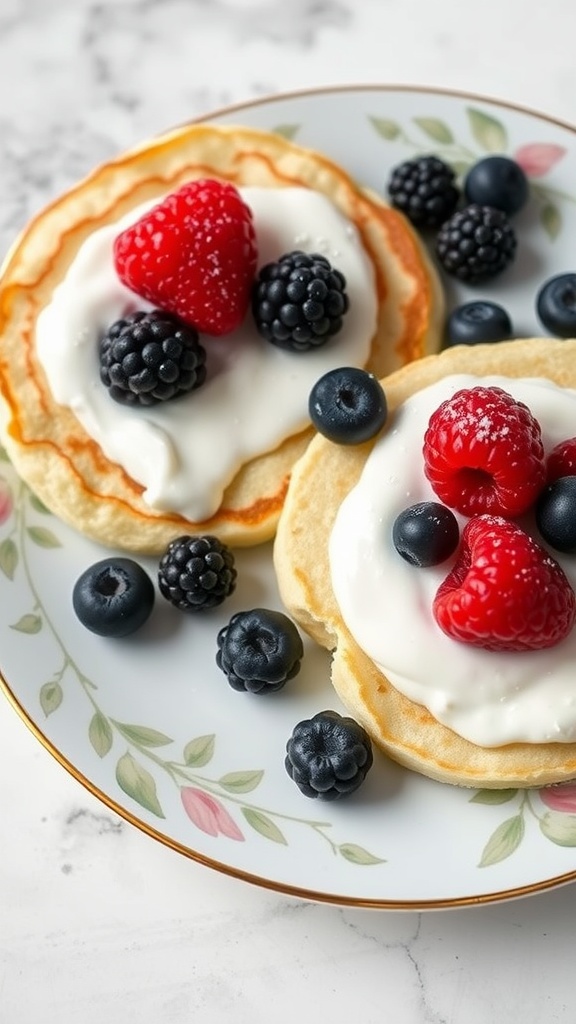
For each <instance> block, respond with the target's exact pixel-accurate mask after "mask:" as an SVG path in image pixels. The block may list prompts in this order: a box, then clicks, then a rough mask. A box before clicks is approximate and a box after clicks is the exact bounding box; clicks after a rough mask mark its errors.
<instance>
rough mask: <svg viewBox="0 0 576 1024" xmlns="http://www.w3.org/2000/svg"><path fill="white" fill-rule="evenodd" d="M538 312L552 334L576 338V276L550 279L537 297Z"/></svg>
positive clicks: (563, 275)
mask: <svg viewBox="0 0 576 1024" xmlns="http://www.w3.org/2000/svg"><path fill="white" fill-rule="evenodd" d="M536 312H537V313H538V316H539V317H540V319H541V321H542V323H543V324H544V327H546V329H547V330H549V331H551V332H552V334H556V335H557V336H558V337H559V338H576V274H557V275H556V276H555V277H551V278H549V280H548V281H546V282H545V283H544V284H543V285H542V287H541V289H540V291H539V292H538V295H537V297H536Z"/></svg>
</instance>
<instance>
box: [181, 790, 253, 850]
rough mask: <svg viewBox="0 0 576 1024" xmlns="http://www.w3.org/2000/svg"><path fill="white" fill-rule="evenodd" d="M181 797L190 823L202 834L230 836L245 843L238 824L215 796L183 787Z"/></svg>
mask: <svg viewBox="0 0 576 1024" xmlns="http://www.w3.org/2000/svg"><path fill="white" fill-rule="evenodd" d="M180 796H181V797H182V803H183V804H184V810H185V811H186V814H187V815H188V817H189V818H190V821H193V822H194V824H195V825H196V827H197V828H199V829H200V830H201V831H202V832H206V833H207V834H208V835H209V836H218V835H220V834H222V835H224V836H228V838H229V839H238V840H239V841H240V842H243V841H244V836H243V835H242V833H241V831H240V829H239V828H238V826H237V824H236V822H235V821H234V820H233V818H231V817H230V815H229V814H228V811H227V810H226V809H225V808H224V807H223V806H222V804H221V803H220V802H219V800H215V799H214V797H213V796H209V794H208V793H204V792H203V791H202V790H201V789H196V788H195V787H194V786H183V787H182V789H181V790H180Z"/></svg>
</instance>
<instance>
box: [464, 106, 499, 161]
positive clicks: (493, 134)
mask: <svg viewBox="0 0 576 1024" xmlns="http://www.w3.org/2000/svg"><path fill="white" fill-rule="evenodd" d="M466 113H467V114H468V121H469V124H470V131H471V132H472V135H473V136H474V138H475V139H476V142H477V143H478V145H480V146H482V149H485V150H486V151H487V152H488V153H504V152H505V151H506V148H507V146H508V136H507V134H506V129H505V127H504V125H503V124H502V122H501V121H498V120H497V119H496V118H495V117H493V116H492V115H491V114H486V113H485V112H484V111H483V110H477V109H476V108H475V107H468V108H467V110H466Z"/></svg>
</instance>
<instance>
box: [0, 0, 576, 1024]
mask: <svg viewBox="0 0 576 1024" xmlns="http://www.w3.org/2000/svg"><path fill="white" fill-rule="evenodd" d="M575 31H576V7H575V6H574V4H573V0H549V2H548V3H547V4H546V5H543V6H540V7H532V8H530V9H528V8H527V7H526V5H525V4H524V3H522V2H521V0H484V3H483V4H481V5H472V4H469V3H468V4H466V3H463V2H462V0H435V2H434V3H428V2H427V0H320V2H318V0H291V2H290V3H288V2H285V0H163V2H161V0H101V2H99V3H92V2H88V0H4V3H3V4H2V9H1V11H0V82H1V83H2V89H1V94H0V180H1V181H2V203H1V204H0V250H2V251H3V250H5V248H6V247H7V245H8V244H9V242H10V240H11V239H12V237H13V235H14V234H15V232H16V231H17V230H18V229H19V228H20V227H21V226H22V225H23V224H24V222H25V220H26V219H27V218H28V217H29V216H30V215H31V214H32V213H34V212H35V211H36V210H37V209H39V208H40V207H41V206H42V205H43V204H44V203H45V202H46V201H47V200H49V199H50V198H51V197H53V196H55V195H56V194H57V193H59V192H60V191H61V190H63V189H64V188H66V187H67V186H68V185H70V184H72V183H73V182H74V181H75V180H76V179H77V178H78V177H80V176H81V175H82V174H83V173H84V172H86V171H88V170H89V169H90V168H91V167H92V166H93V165H94V164H95V163H97V162H98V161H100V160H102V159H104V158H106V157H109V156H111V155H112V154H114V153H115V152H117V151H119V150H121V149H123V148H125V147H126V146H127V145H129V144H131V143H133V142H136V141H137V140H139V139H141V138H145V137H147V136H149V135H151V134H153V133H154V132H157V131H160V130H162V129H164V128H166V127H169V126H170V125H171V124H175V123H178V122H180V121H183V120H185V119H188V118H190V117H196V116H200V115H202V114H204V113H206V112H208V111H210V110H212V109H214V108H217V107H220V106H223V105H227V104H230V103H233V102H239V101H244V100H250V99H252V98H254V97H257V96H262V95H266V94H270V93H273V92H277V91H287V90H292V89H302V88H307V87H312V86H322V85H331V84H350V83H354V82H361V83H398V84H404V83H406V84H416V85H424V86H441V87H455V88H459V89H462V90H465V91H471V92H475V93H480V94H483V95H489V96H493V97H497V98H502V99H508V100H511V101H514V102H517V103H520V104H521V105H523V106H527V107H530V108H533V109H536V110H540V111H542V112H545V113H548V114H551V115H554V116H556V117H558V118H561V119H565V120H568V121H575V120H576V101H575V99H574V97H575V96H576V62H575V61H574V35H575ZM0 779H1V783H0V821H2V830H1V836H2V838H1V842H0V1020H1V1021H2V1024H32V1022H35V1021H38V1020H42V1021H43V1022H44V1024H76V1022H78V1021H81V1022H82V1024H96V1022H98V1024H101V1022H106V1024H120V1022H121V1021H122V1022H130V1024H132V1022H138V1024H188V1022H191V1021H199V1022H207V1024H229V1022H234V1024H244V1022H245V1024H264V1022H270V1021H273V1022H279V1024H284V1022H286V1024H287V1022H288V1021H292V1020H294V1019H297V1020H299V1021H301V1022H302V1024H307V1022H309V1021H310V1022H311V1021H312V1020H314V1019H317V1017H318V1016H319V1015H320V1014H321V1015H322V1017H323V1018H325V1019H326V1020H327V1021H328V1020H329V1021H333V1022H334V1024H344V1022H347V1021H349V1020H361V1021H364V1022H366V1024H371V1022H377V1021H380V1020H382V1019H389V1020H391V1021H394V1024H487V1022H489V1021H494V1022H496V1024H508V1022H512V1021H514V1020H521V1021H522V1022H523V1024H553V1022H559V1021H562V1022H564V1021H565V1022H572V1021H573V1020H574V1017H575V1013H576V994H575V989H574V984H573V980H572V975H571V971H570V969H567V956H566V951H567V950H568V949H569V948H570V947H571V940H572V932H573V930H574V924H573V922H574V918H573V915H574V914H576V888H575V887H574V886H566V887H564V888H562V889H558V890H556V891H551V892H548V893H544V894H541V895H538V896H535V897H532V898H530V899H523V900H518V901H515V902H508V903H506V902H503V903H496V904H493V905H490V906H484V907H476V908H468V909H459V910H450V911H445V912H439V911H436V912H425V913H422V914H420V913H414V912H403V913H391V912H384V911H381V912H374V911H362V910H357V909H341V908H338V907H332V906H327V905H315V904H309V903H306V902H302V901H297V900H293V899H290V898H288V897H285V896H282V895H279V894H276V893H273V892H269V891H266V890H264V889H259V888H255V887H252V886H250V885H247V884H244V883H242V882H240V881H236V880H234V879H232V878H229V877H226V876H223V875H220V874H217V873H216V872H213V871H211V870H209V869H207V868H205V867H203V866H201V865H199V864H196V863H194V862H193V861H189V860H187V859H185V858H184V857H181V856H179V855H178V854H176V853H174V852H172V851H171V850H169V849H167V848H165V847H163V846H162V845H160V844H159V843H156V842H153V841H152V840H150V839H148V838H147V837H146V836H145V835H144V834H142V833H141V832H139V831H138V830H137V829H135V828H134V827H132V826H131V825H129V824H127V823H125V822H124V821H122V820H120V819H118V818H117V817H116V816H115V815H114V814H112V813H111V812H110V811H109V810H107V808H106V807H104V806H103V805H101V804H100V803H99V802H97V800H96V799H95V798H93V797H92V796H91V795H90V794H89V793H87V792H86V791H85V790H84V789H83V788H82V787H81V786H80V785H79V784H78V783H77V782H75V781H74V780H73V779H72V778H71V777H69V775H68V774H67V773H66V772H65V771H64V770H63V769H62V768H61V767H60V766H59V765H58V764H57V763H56V761H54V760H53V759H52V758H51V757H50V756H49V755H48V754H47V753H46V752H45V750H44V749H43V748H42V747H41V746H40V745H39V744H38V742H37V741H36V740H35V739H34V738H33V736H32V735H31V733H30V732H29V731H28V729H27V728H26V726H25V725H24V724H23V723H22V722H21V721H20V720H19V718H18V717H17V715H16V714H15V713H14V711H13V710H12V708H11V707H10V706H9V705H8V703H7V702H5V701H0Z"/></svg>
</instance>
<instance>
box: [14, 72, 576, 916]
mask: <svg viewBox="0 0 576 1024" xmlns="http://www.w3.org/2000/svg"><path fill="white" fill-rule="evenodd" d="M210 120H212V121H214V122H216V123H225V124H226V123H228V124H235V123H236V124H237V123H243V124H246V125H249V126H253V127H256V128H264V129H268V130H270V129H276V130H277V131H279V132H281V133H282V134H284V135H285V136H286V137H289V138H294V139H295V140H296V141H298V142H299V143H301V144H302V145H310V146H312V147H314V148H316V149H320V150H322V151H323V152H325V153H326V154H327V155H328V156H329V157H330V158H332V159H334V160H335V161H337V162H339V163H341V164H342V165H343V166H345V167H346V168H347V169H348V170H349V171H350V173H351V174H352V175H353V176H354V177H355V178H356V179H357V180H358V181H359V182H361V183H362V184H365V185H366V186H367V187H370V188H372V189H375V190H376V191H377V192H379V194H381V195H383V196H385V183H386V180H387V177H388V174H389V172H390V170H391V168H392V167H393V166H394V165H395V164H397V163H398V162H400V161H401V160H404V159H407V158H409V157H411V156H413V155H415V154H417V153H425V152H436V153H438V154H439V155H441V156H443V157H444V158H445V159H447V160H448V161H449V162H451V163H453V164H454V166H455V167H456V170H457V171H458V173H459V175H460V177H462V175H463V174H465V172H466V170H467V168H468V167H469V166H470V165H471V164H472V163H473V162H475V160H477V159H478V158H480V157H481V156H483V155H486V154H489V153H494V152H504V153H507V154H509V155H511V156H514V157H515V158H516V159H517V160H518V161H519V162H520V163H521V164H522V166H523V167H524V169H525V171H526V173H527V175H528V176H529V178H530V182H531V200H530V202H529V204H528V208H527V209H526V210H523V211H521V213H520V214H519V217H518V231H519V234H520V235H521V238H522V242H523V245H522V247H521V250H522V251H521V252H520V254H519V258H518V259H517V260H516V261H515V264H514V266H513V267H512V268H511V270H510V271H506V274H504V275H502V279H501V280H499V281H498V282H496V283H495V284H494V286H493V287H491V288H490V289H488V294H487V295H486V297H488V298H490V297H493V298H494V299H495V301H501V302H503V304H505V305H506V306H507V307H508V309H509V311H510V312H511V314H512V318H513V322H514V323H515V325H517V330H518V332H519V334H520V336H528V335H530V334H536V333H538V332H539V330H540V327H539V324H538V322H537V319H536V317H535V314H534V304H533V298H534V295H535V293H536V290H537V287H538V286H539V284H540V282H541V281H542V280H543V279H544V278H545V277H548V276H550V275H551V274H553V273H560V272H562V271H565V270H567V269H571V268H572V263H573V253H572V246H571V238H572V235H573V232H574V231H575V230H576V193H575V192H574V186H573V181H574V180H575V174H576V136H575V133H574V130H573V129H571V128H570V127H568V126H565V125H561V124H557V123H555V122H554V121H551V120H549V119H546V118H543V117H540V116H538V115H535V114H531V113H530V112H529V111H522V110H518V109H516V108H514V107H511V106H507V105H505V104H498V103H497V102H494V101H490V100H482V99H479V98H475V97H469V96H459V95H456V94H450V93H443V92H441V91H438V92H435V91H433V90H423V89H409V88H399V87H385V86H384V87H379V86H374V87H364V86H362V87H357V88H354V87H353V88H341V89H339V88H334V89H326V90H319V91H317V92H309V93H303V94H295V95H293V96H284V97H282V96H280V97H273V98H270V99H267V100H263V101H257V102H255V103H250V104H247V105H245V106H242V107H236V108H232V109H230V110H227V111H226V110H225V111H220V112H216V113H215V114H213V115H211V117H210ZM445 284H446V289H447V297H448V301H449V302H456V301H465V300H466V299H467V298H468V297H470V295H471V291H470V289H468V288H465V287H463V286H460V285H458V284H456V283H454V282H448V281H445ZM0 477H1V478H0V609H2V610H1V611H0V656H1V657H2V675H3V685H4V688H5V690H6V693H7V695H8V697H9V698H10V699H11V700H12V702H13V703H14V705H15V707H16V708H17V710H18V711H19V713H20V714H21V715H22V717H23V718H24V719H25V720H26V721H27V722H28V724H29V725H30V726H31V727H32V728H33V729H34V731H35V732H36V734H37V735H38V737H39V739H40V740H41V741H42V742H43V743H45V745H46V746H47V747H48V749H50V750H51V751H52V752H53V753H54V754H55V755H56V756H58V759H59V760H61V762H62V764H64V765H65V766H67V767H68V768H69V769H70V770H72V771H73V772H74V774H75V775H76V776H77V777H78V778H79V779H80V781H82V782H83V783H84V784H85V785H86V786H88V788H90V789H91V790H92V791H93V792H95V793H97V794H98V795H99V796H100V797H101V798H102V799H103V800H104V801H105V802H107V803H108V804H109V805H110V806H111V807H112V808H113V809H115V810H116V811H118V812H119V813H120V814H123V815H125V816H126V817H127V818H128V819H129V820H130V821H132V822H133V823H134V824H136V825H138V826H139V827H141V828H143V829H144V830H145V831H147V832H149V833H150V834H152V835H154V836H155V837H156V838H158V839H161V840H162V841H165V842H167V843H168V844H169V845H172V846H173V847H174V848H175V849H177V850H179V851H180V852H182V853H184V854H186V855H188V856H192V857H197V858H199V859H201V860H203V861H204V862H205V863H208V864H211V865H212V866H213V867H215V868H217V869H218V870H222V871H226V872H228V873H231V874H234V875H236V876H237V877H240V878H245V879H249V880H250V881H253V882H258V883H262V884H264V885H266V886H267V887H269V888H274V889H277V890H278V891H282V892H290V893H293V894H301V895H303V896H305V897H308V898H314V899H319V900H324V899H326V900H329V901H335V902H340V903H343V904H349V905H350V904H352V905H358V904H361V905H370V906H377V907H393V908H401V909H410V910H414V909H419V908H426V907H430V906H457V905H461V904H463V903H473V904H478V903H481V902H488V901H491V900H497V899H502V898H510V897H511V896H514V895H519V894H523V893H526V892H533V891H535V890H537V889H539V888H547V887H550V886H551V885H554V884H558V883H559V882H560V881H565V880H568V879H572V878H576V854H575V853H574V849H575V848H576V797H575V789H574V786H573V785H565V786H563V787H551V788H549V789H546V790H540V791H536V790H535V791H529V792H524V791H520V790H518V791H511V790H507V791H502V792H499V793H494V792H493V791H490V792H486V791H483V790H481V791H478V792H476V793H474V794H472V795H471V794H470V791H467V790H459V789H457V788H456V787H451V786H445V785H444V786H443V785H441V784H437V783H434V782H432V781H431V780H429V779H424V778H423V777H422V776H418V775H415V774H414V773H411V772H407V771H404V770H403V769H401V768H400V767H399V766H397V765H394V764H392V763H391V762H388V761H387V760H386V759H385V758H384V757H381V756H380V755H378V756H377V758H376V759H375V765H374V768H373V770H372V772H371V773H370V776H369V778H368V779H367V782H366V783H365V784H364V786H363V787H362V790H361V791H359V793H358V794H356V795H355V796H357V797H358V799H355V798H354V799H352V800H350V801H341V802H338V806H337V805H335V804H330V805H325V806H324V807H323V809H322V810H323V814H322V818H321V820H320V819H319V820H317V819H316V817H315V816H313V815H312V814H310V813H309V812H310V808H311V806H314V805H313V804H311V802H310V801H306V798H304V797H302V796H301V795H300V794H299V793H298V791H297V790H296V787H295V786H294V784H293V783H292V782H291V780H289V779H288V777H287V775H286V772H285V771H284V769H283V765H282V760H283V744H285V740H286V736H287V730H288V731H289V728H292V725H293V724H294V723H295V722H296V721H297V720H298V719H299V718H303V717H307V716H308V715H309V714H313V713H314V712H315V711H318V710H321V708H322V707H326V706H327V705H328V704H332V705H333V703H334V702H335V697H334V695H333V693H332V690H331V687H330V685H329V681H328V677H329V670H328V661H327V660H325V659H324V658H323V654H324V652H322V658H320V655H318V654H317V653H315V652H314V650H309V652H308V654H307V655H306V658H307V659H308V665H309V668H308V669H304V675H306V679H305V680H304V681H302V682H300V681H299V680H297V681H296V686H295V688H294V689H293V690H291V691H290V693H288V694H286V695H284V696H282V694H284V691H282V694H279V695H277V696H278V697H279V699H278V701H275V702H274V703H273V704H272V703H268V702H264V703H259V704H258V705H257V707H256V705H253V704H249V703H247V702H246V701H243V700H242V699H240V700H239V701H237V702H234V701H233V700H231V697H230V695H228V697H227V699H226V698H224V696H223V695H222V693H221V691H217V690H216V689H213V687H216V686H217V684H218V683H219V682H221V680H217V679H216V672H217V670H216V669H214V667H213V662H214V657H213V653H210V654H209V653H208V648H207V646H206V637H205V636H203V635H202V631H201V629H196V628H193V629H191V630H190V636H189V635H188V631H183V632H185V635H182V636H180V635H177V633H178V631H177V629H174V627H173V626H172V625H170V626H169V627H167V631H168V633H170V631H171V630H172V631H173V632H174V636H171V637H170V638H171V641H173V642H174V644H175V649H176V651H177V652H181V653H180V654H177V655H176V657H177V658H180V659H181V658H182V652H184V653H185V656H186V658H188V650H189V647H188V645H190V649H191V651H192V662H191V665H192V667H191V670H190V677H189V676H188V674H187V669H186V672H184V671H182V672H181V674H180V677H179V678H178V679H177V680H176V681H175V682H174V685H173V687H172V688H170V689H169V690H168V691H167V692H168V694H169V696H170V699H167V700H163V699H162V691H160V690H159V687H158V681H157V678H158V675H162V673H163V672H165V665H164V662H163V660H162V659H163V657H164V656H163V655H162V654H161V651H163V650H164V647H163V643H162V642H160V643H158V642H157V641H158V637H159V636H160V637H161V638H162V636H163V634H162V633H161V632H157V633H154V632H153V630H152V631H149V632H148V634H147V639H146V638H145V639H144V641H142V647H141V646H140V644H141V641H140V640H138V641H136V640H135V641H134V643H133V644H132V645H131V644H129V643H128V644H126V645H123V646H122V647H119V648H114V649H113V652H112V653H111V651H112V649H111V648H110V647H109V646H108V645H106V644H104V645H100V644H97V643H96V642H95V641H94V638H93V637H91V636H90V635H88V636H86V635H85V634H86V631H83V630H82V627H80V625H79V624H78V623H77V622H75V621H74V620H73V616H72V615H71V612H70V608H69V607H68V606H69V604H70V601H69V598H70V593H71V587H72V583H73V580H74V578H75V574H78V573H79V571H81V570H82V569H83V568H85V567H86V565H87V564H90V562H92V561H95V560H96V558H97V557H102V552H101V549H97V548H96V546H95V545H92V544H91V543H90V542H88V541H84V540H83V539H82V538H79V537H78V535H77V534H75V533H73V532H72V531H70V530H68V528H67V527H65V526H64V524H60V523H56V522H55V521H54V520H53V519H52V518H50V517H49V516H48V515H47V513H46V510H45V509H44V508H43V506H42V505H41V504H40V503H39V502H37V500H36V499H35V498H34V496H33V495H31V494H30V492H29V491H28V490H27V489H26V488H25V487H24V486H23V485H22V484H20V483H19V482H18V481H17V479H16V478H15V476H14V474H13V472H12V470H11V468H10V467H9V465H7V464H6V465H5V471H4V472H3V473H1V474H0ZM242 557H243V558H244V557H245V558H246V559H249V561H244V566H245V567H246V566H248V567H249V572H248V573H247V580H246V588H245V590H243V589H242V587H240V588H239V589H240V590H241V591H242V599H243V595H244V593H245V594H246V595H249V598H248V596H247V597H246V600H248V599H250V600H252V601H253V600H254V599H255V595H256V597H257V599H258V601H263V600H266V599H269V598H270V599H271V600H277V596H275V594H276V591H275V589H274V581H273V574H272V572H271V568H270V566H269V565H268V566H266V565H261V564H260V563H262V560H263V559H264V561H265V556H263V555H258V554H257V553H256V554H254V555H252V554H250V555H246V556H242ZM252 558H255V559H256V560H258V559H260V563H259V567H258V569H257V571H255V572H253V571H252V561H251V560H252ZM239 599H240V598H239ZM164 625H166V623H164ZM141 650H143V654H140V651H141ZM116 652H118V653H116ZM100 658H101V659H102V664H101V663H100V660H99V659H100ZM310 659H311V660H310ZM315 659H319V660H315ZM117 663H118V667H117ZM86 666H90V670H89V671H87V669H86ZM111 667H112V668H113V671H114V672H115V673H116V668H117V675H118V676H120V677H121V684H122V685H118V679H114V680H111V679H110V678H109V674H110V671H109V670H110V668H111ZM176 668H177V669H180V668H182V666H181V665H180V664H178V665H177V666H176ZM123 673H124V674H125V676H124V675H123ZM220 675H221V673H220ZM301 675H302V673H301ZM299 679H300V677H299ZM170 682H171V683H172V680H170ZM162 683H165V680H162ZM224 687H225V688H227V684H226V683H224ZM234 696H238V695H234ZM149 723H154V725H150V724H149ZM289 723H291V724H289ZM246 736H248V740H246V739H245V737H246ZM247 754H248V756H247ZM256 794H257V795H258V797H257V798H256ZM314 809H316V808H315V807H314ZM335 837H336V838H335ZM357 866H366V867H369V868H370V869H369V870H365V871H364V870H358V867H357ZM484 869H487V870H484Z"/></svg>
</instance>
